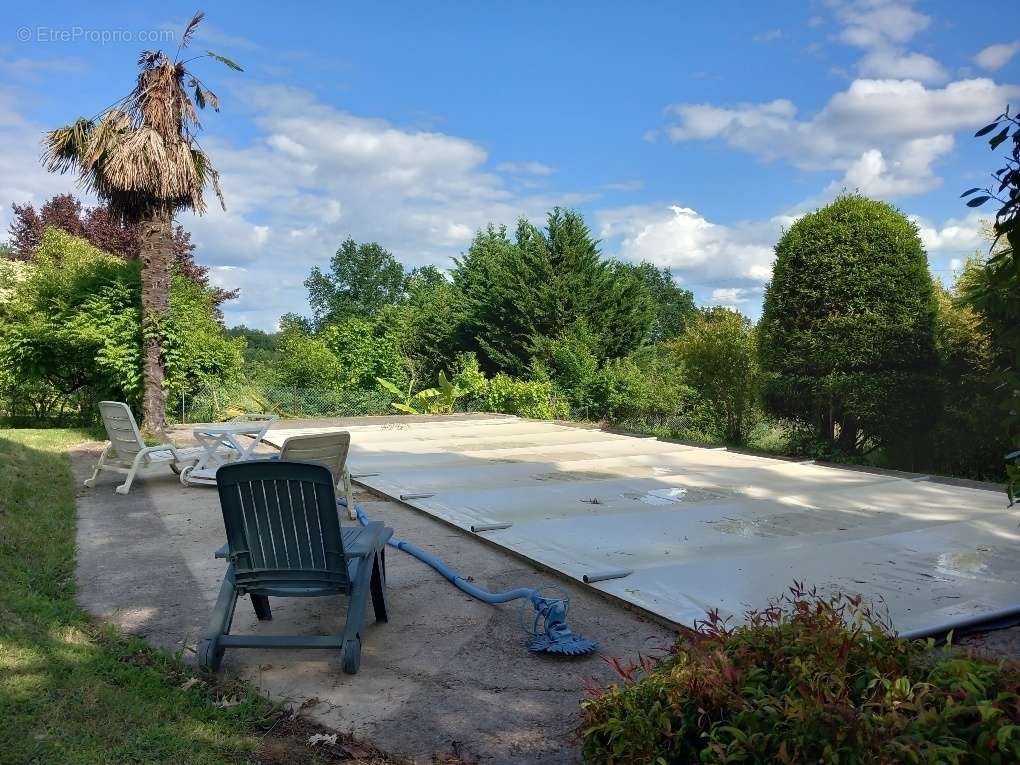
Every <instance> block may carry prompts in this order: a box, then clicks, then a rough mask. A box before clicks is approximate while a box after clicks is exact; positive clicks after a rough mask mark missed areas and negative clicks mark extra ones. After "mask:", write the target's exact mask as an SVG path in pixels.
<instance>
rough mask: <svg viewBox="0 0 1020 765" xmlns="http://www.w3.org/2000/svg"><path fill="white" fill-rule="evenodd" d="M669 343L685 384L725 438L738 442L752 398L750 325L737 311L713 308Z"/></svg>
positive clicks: (755, 378)
mask: <svg viewBox="0 0 1020 765" xmlns="http://www.w3.org/2000/svg"><path fill="white" fill-rule="evenodd" d="M670 345H671V346H672V348H673V349H674V351H675V352H676V354H677V357H678V358H679V360H680V362H681V364H682V367H683V375H684V380H685V382H686V383H687V384H688V385H690V386H691V387H692V388H694V390H695V391H697V392H698V394H699V395H700V396H701V397H702V398H703V399H704V400H705V401H707V402H708V404H709V405H710V406H711V407H712V409H713V410H714V411H715V413H716V416H717V417H718V419H719V421H720V424H721V425H722V427H721V428H720V430H721V431H722V433H723V435H724V438H725V439H726V440H727V441H728V442H730V443H743V441H744V437H745V435H746V431H747V427H748V425H749V419H750V415H751V413H752V411H753V409H754V405H755V402H756V397H757V384H758V364H757V358H756V356H757V352H756V349H755V335H754V326H753V325H752V324H751V322H750V321H749V320H748V319H747V318H746V317H745V316H743V315H742V314H740V313H739V312H738V311H731V310H729V309H727V308H714V309H712V310H711V311H710V312H706V313H704V314H702V315H700V316H699V317H698V318H696V319H695V320H694V321H693V322H691V323H690V324H689V325H688V327H687V329H686V330H685V331H684V333H683V334H682V335H681V336H680V337H679V338H677V339H676V340H674V341H672V342H671V344H670Z"/></svg>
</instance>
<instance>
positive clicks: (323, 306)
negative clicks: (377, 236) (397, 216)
mask: <svg viewBox="0 0 1020 765" xmlns="http://www.w3.org/2000/svg"><path fill="white" fill-rule="evenodd" d="M406 280H407V276H406V275H405V273H404V267H403V266H402V265H401V264H400V262H399V261H398V260H397V259H396V258H394V257H393V254H392V253H390V252H389V251H388V250H385V249H383V247H381V246H380V245H379V244H377V243H376V242H369V243H367V244H358V243H357V242H355V241H354V240H353V239H347V240H345V241H344V242H343V244H341V245H340V249H338V250H337V251H336V254H335V255H334V256H333V257H332V258H331V259H330V261H329V272H328V273H324V272H323V271H322V270H321V269H320V268H319V267H318V266H316V267H315V268H313V269H312V273H311V274H310V275H309V276H308V278H307V279H305V287H306V288H307V290H308V303H309V305H311V308H312V316H313V317H314V321H315V326H316V327H317V328H321V327H324V326H326V325H327V324H331V323H334V322H339V321H343V320H345V319H348V318H350V317H362V318H367V317H369V316H373V315H374V314H375V313H377V312H378V311H379V310H380V309H382V308H383V307H385V306H388V305H393V304H394V303H397V302H398V301H399V300H400V299H401V298H402V297H403V295H404V288H405V284H406Z"/></svg>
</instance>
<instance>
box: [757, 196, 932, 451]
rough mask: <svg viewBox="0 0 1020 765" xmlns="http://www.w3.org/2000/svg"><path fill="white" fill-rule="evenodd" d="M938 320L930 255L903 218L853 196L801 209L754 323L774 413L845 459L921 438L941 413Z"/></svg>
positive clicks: (778, 248) (778, 254) (780, 245)
mask: <svg viewBox="0 0 1020 765" xmlns="http://www.w3.org/2000/svg"><path fill="white" fill-rule="evenodd" d="M934 317H935V304H934V299H933V295H932V282H931V276H930V275H929V273H928V260H927V256H926V255H925V252H924V248H923V247H922V246H921V241H920V239H919V238H918V235H917V227H916V226H915V225H914V224H913V223H911V222H910V221H909V220H908V219H907V218H906V217H904V216H903V214H902V213H900V212H899V211H898V210H896V209H895V208H893V207H891V206H890V205H888V204H885V203H884V202H876V201H874V200H871V199H867V198H865V197H861V196H857V195H848V196H843V197H840V198H839V199H837V200H836V201H835V202H833V203H832V204H830V205H828V206H827V207H824V208H822V209H821V210H818V211H817V212H814V213H811V214H809V215H805V216H804V217H803V218H801V219H800V220H798V221H797V222H796V223H795V224H793V226H791V228H790V230H789V231H787V232H786V233H785V234H784V235H783V237H782V238H781V239H780V240H779V243H778V244H777V245H776V265H775V270H774V272H773V276H772V282H771V283H770V284H769V286H768V289H767V290H766V292H765V304H764V309H763V313H762V319H761V322H760V324H759V328H758V329H759V340H760V342H759V351H760V359H761V366H762V371H763V373H764V385H765V403H766V407H767V409H768V411H769V413H770V414H772V415H774V416H777V417H789V418H794V419H799V420H801V421H803V422H806V423H810V424H812V425H813V426H814V427H815V428H816V430H817V431H818V434H819V436H820V437H821V438H823V439H825V440H827V441H829V442H830V443H834V444H837V445H838V446H839V448H840V449H841V450H843V451H844V452H847V453H850V454H859V453H861V452H864V451H866V450H868V449H871V448H874V447H875V446H876V445H881V444H883V443H888V442H890V441H893V440H895V439H897V438H903V437H904V436H906V437H910V438H916V436H917V434H918V432H919V431H921V432H923V430H924V429H925V428H926V427H927V426H930V425H931V414H932V412H934V411H936V410H937V407H936V406H935V405H934V404H935V403H936V402H935V401H933V400H932V399H933V394H934V392H935V391H936V389H937V386H935V385H934V374H935V368H936V360H935V349H934V338H933V334H934V330H933V325H934ZM907 467H909V465H907Z"/></svg>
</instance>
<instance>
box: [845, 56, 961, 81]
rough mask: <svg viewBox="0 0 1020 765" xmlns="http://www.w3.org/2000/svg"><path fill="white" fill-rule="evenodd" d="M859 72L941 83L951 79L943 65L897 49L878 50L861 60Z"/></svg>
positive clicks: (866, 75)
mask: <svg viewBox="0 0 1020 765" xmlns="http://www.w3.org/2000/svg"><path fill="white" fill-rule="evenodd" d="M857 69H858V71H859V72H860V73H861V74H862V75H863V76H865V77H876V78H889V79H897V80H918V81H919V82H929V83H941V82H945V81H946V80H948V79H949V74H948V73H947V72H946V70H945V69H944V68H943V66H942V64H940V63H939V62H938V61H936V60H935V59H933V58H932V57H931V56H926V55H925V54H923V53H908V52H905V51H902V50H899V49H896V48H884V47H883V48H876V49H875V50H873V51H871V52H870V53H868V54H867V55H866V56H865V57H864V58H862V59H861V60H860V62H859V63H858V65H857Z"/></svg>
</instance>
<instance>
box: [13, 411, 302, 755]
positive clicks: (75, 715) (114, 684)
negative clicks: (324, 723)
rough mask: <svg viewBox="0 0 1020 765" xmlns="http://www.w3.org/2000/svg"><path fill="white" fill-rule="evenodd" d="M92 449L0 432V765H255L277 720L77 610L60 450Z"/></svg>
mask: <svg viewBox="0 0 1020 765" xmlns="http://www.w3.org/2000/svg"><path fill="white" fill-rule="evenodd" d="M94 437H95V436H94V435H90V434H88V433H85V432H76V431H70V430H64V429H53V428H48V429H45V430H31V429H17V430H0V497H3V503H4V509H3V512H2V513H0V539H2V540H3V543H2V544H0V578H2V580H3V582H4V586H3V588H2V590H0V614H2V615H3V626H2V627H0V635H2V637H0V643H2V644H3V648H2V654H3V667H4V669H3V675H2V679H0V710H2V714H3V725H0V761H2V762H5V763H69V764H70V763H98V762H110V763H112V762H121V763H127V762H130V763H137V764H138V765H156V763H167V762H187V763H194V764H195V765H215V764H218V763H224V762H245V761H251V760H252V759H256V760H258V759H264V758H263V757H262V756H261V755H260V754H259V752H258V750H259V749H260V748H261V747H262V746H263V742H264V739H265V736H266V733H267V729H269V728H270V726H271V725H272V722H273V719H272V718H273V717H274V716H275V712H274V709H273V705H272V704H271V703H270V702H268V701H267V700H266V699H265V698H264V697H262V696H260V694H259V693H258V692H257V691H256V689H254V688H252V687H250V686H245V685H243V684H241V683H239V682H237V681H230V680H216V679H213V678H201V682H197V681H196V680H195V679H193V678H195V670H194V668H192V667H189V666H188V665H187V664H186V663H185V662H184V661H183V660H182V659H181V657H180V656H179V655H176V654H170V653H167V652H165V651H157V650H155V649H153V648H152V646H150V645H149V644H147V643H146V642H145V641H144V640H142V639H140V638H137V637H132V636H128V635H123V634H119V633H117V632H115V631H114V630H112V629H109V628H99V627H97V626H96V624H95V623H94V621H93V620H92V619H91V618H90V617H89V615H88V614H86V613H85V612H84V611H83V610H82V609H81V608H79V606H78V604H77V603H76V602H75V575H74V574H75V561H74V556H75V532H74V528H75V503H74V495H75V482H74V481H73V480H72V475H71V465H70V461H69V459H68V457H67V454H66V449H68V448H69V447H71V446H73V445H75V444H79V443H81V442H82V441H85V440H91V439H93V438H94ZM228 698H233V701H232V702H231V703H230V704H222V703H221V704H219V705H218V704H217V702H222V701H223V700H224V699H228ZM306 735H307V734H306Z"/></svg>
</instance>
